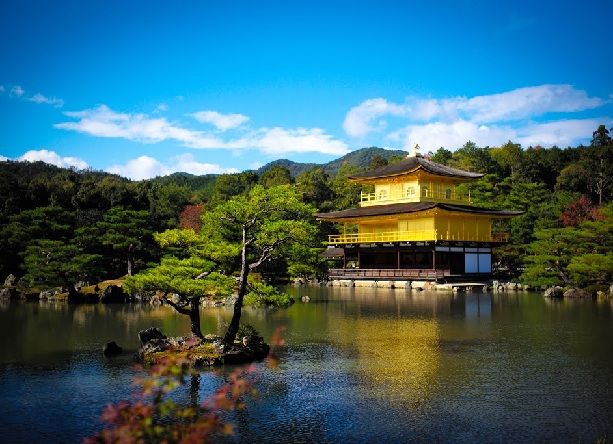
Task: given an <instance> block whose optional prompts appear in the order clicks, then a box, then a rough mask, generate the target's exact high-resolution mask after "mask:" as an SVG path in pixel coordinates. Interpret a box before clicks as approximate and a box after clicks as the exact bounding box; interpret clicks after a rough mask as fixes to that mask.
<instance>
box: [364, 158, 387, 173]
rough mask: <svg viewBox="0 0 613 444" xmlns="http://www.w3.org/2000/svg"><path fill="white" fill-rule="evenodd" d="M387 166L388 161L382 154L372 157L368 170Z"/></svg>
mask: <svg viewBox="0 0 613 444" xmlns="http://www.w3.org/2000/svg"><path fill="white" fill-rule="evenodd" d="M387 164H388V161H387V159H386V158H385V157H383V156H382V155H381V154H375V155H374V156H372V159H370V163H369V164H368V169H369V170H374V169H376V168H380V167H382V166H386V165H387Z"/></svg>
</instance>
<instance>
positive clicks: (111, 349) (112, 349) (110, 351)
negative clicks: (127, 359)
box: [102, 341, 123, 358]
mask: <svg viewBox="0 0 613 444" xmlns="http://www.w3.org/2000/svg"><path fill="white" fill-rule="evenodd" d="M121 352H123V348H121V347H120V346H119V345H117V343H116V342H115V341H111V342H107V343H106V345H105V346H104V347H103V348H102V353H104V356H106V357H107V358H108V357H111V356H117V355H120V354H121Z"/></svg>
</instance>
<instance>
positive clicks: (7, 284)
mask: <svg viewBox="0 0 613 444" xmlns="http://www.w3.org/2000/svg"><path fill="white" fill-rule="evenodd" d="M16 280H17V278H16V277H15V276H14V275H13V274H9V275H8V276H7V277H6V279H5V280H4V286H5V287H13V286H14V285H15V281H16Z"/></svg>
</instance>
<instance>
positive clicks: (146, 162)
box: [106, 153, 238, 180]
mask: <svg viewBox="0 0 613 444" xmlns="http://www.w3.org/2000/svg"><path fill="white" fill-rule="evenodd" d="M106 171H108V172H109V173H114V174H119V175H121V176H124V177H129V178H130V179H133V180H143V179H150V178H152V177H157V176H167V175H169V174H172V173H176V172H183V173H190V174H196V175H202V174H222V173H237V172H238V170H237V169H236V168H222V167H221V166H219V165H217V164H212V163H203V162H198V161H197V160H196V159H195V158H194V156H193V155H192V154H189V153H186V154H182V155H180V156H177V157H174V158H172V159H170V161H169V162H168V163H163V162H160V161H159V160H157V159H155V158H153V157H150V156H140V157H137V158H136V159H131V160H129V161H127V162H126V163H125V164H123V165H112V166H110V167H108V168H107V169H106Z"/></svg>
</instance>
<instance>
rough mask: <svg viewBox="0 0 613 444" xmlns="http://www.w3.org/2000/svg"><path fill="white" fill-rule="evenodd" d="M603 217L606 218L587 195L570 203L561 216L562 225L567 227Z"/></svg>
mask: <svg viewBox="0 0 613 444" xmlns="http://www.w3.org/2000/svg"><path fill="white" fill-rule="evenodd" d="M602 219H604V216H603V215H602V213H601V212H600V210H599V209H598V207H596V206H594V205H592V203H591V202H590V201H589V199H588V198H587V197H585V196H581V198H579V200H577V201H575V202H573V203H571V204H570V205H568V206H567V207H566V208H565V209H564V212H563V213H562V215H561V216H560V220H561V221H562V225H564V226H565V227H576V226H577V225H579V224H580V223H581V222H585V221H588V220H602Z"/></svg>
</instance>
